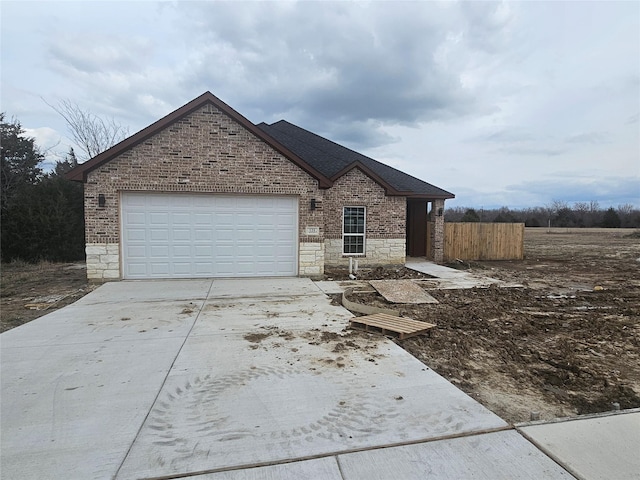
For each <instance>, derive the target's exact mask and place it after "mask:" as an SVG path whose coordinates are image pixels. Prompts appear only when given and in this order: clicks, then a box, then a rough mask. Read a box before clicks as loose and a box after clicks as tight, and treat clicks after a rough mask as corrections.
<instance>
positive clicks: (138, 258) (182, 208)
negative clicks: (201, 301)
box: [121, 193, 298, 278]
mask: <svg viewBox="0 0 640 480" xmlns="http://www.w3.org/2000/svg"><path fill="white" fill-rule="evenodd" d="M121 200H122V253H123V267H124V278H192V277H238V276H240V277H256V276H292V275H296V274H297V244H298V234H297V233H298V200H297V198H296V197H272V196H240V195H191V194H146V193H145V194H143V193H123V195H122V199H121Z"/></svg>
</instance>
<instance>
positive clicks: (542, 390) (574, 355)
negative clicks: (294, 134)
mask: <svg viewBox="0 0 640 480" xmlns="http://www.w3.org/2000/svg"><path fill="white" fill-rule="evenodd" d="M525 254H526V258H525V260H523V261H509V262H472V263H471V264H468V263H460V262H456V265H455V266H457V267H459V268H467V269H469V271H471V272H472V273H476V274H479V275H483V276H489V277H492V278H496V279H500V280H505V281H508V282H517V283H520V284H522V285H523V287H522V288H496V287H492V288H485V289H479V288H476V289H470V290H441V291H437V290H429V293H430V294H431V295H432V296H434V297H435V298H436V299H437V300H438V301H439V302H440V303H438V304H427V305H415V306H407V305H403V306H400V309H401V310H402V312H403V314H404V315H405V316H408V317H411V318H414V319H416V320H423V321H428V322H430V323H435V324H436V325H437V327H436V328H434V329H432V330H431V331H430V332H429V333H428V334H425V335H422V336H418V337H413V338H410V339H407V340H404V341H398V344H400V345H401V346H402V347H404V348H405V349H407V350H408V351H409V352H411V353H412V354H413V355H415V356H416V357H417V358H419V359H420V360H422V361H423V362H424V363H425V364H426V365H427V366H429V367H431V368H433V369H434V370H435V371H436V372H438V373H440V374H441V375H443V376H444V377H445V378H447V379H449V380H450V381H451V382H453V383H454V384H455V385H457V386H458V387H459V388H461V389H462V390H464V391H465V392H467V393H468V394H470V395H471V396H473V397H474V398H476V399H477V400H478V401H480V402H481V403H482V404H484V405H485V406H486V407H488V408H489V409H491V410H492V411H494V412H496V413H497V414H498V415H500V416H501V417H502V418H504V419H505V420H507V421H510V422H513V423H517V422H522V421H528V420H529V419H530V415H531V412H538V413H539V415H540V418H542V419H549V418H554V417H560V416H570V415H576V414H583V413H591V412H599V411H606V410H610V409H611V408H612V404H613V403H618V404H619V405H620V408H623V409H624V408H633V407H640V235H638V232H637V231H636V232H634V231H632V230H617V229H611V230H577V231H567V230H566V229H562V230H559V231H558V230H554V231H552V233H547V229H545V228H539V229H527V231H526V235H525ZM326 276H327V277H328V278H335V279H339V278H341V276H342V277H346V272H341V271H329V272H327V275H326ZM408 277H410V278H416V279H419V278H427V276H425V275H422V274H419V273H416V272H412V271H407V270H406V269H384V270H383V269H378V270H369V271H367V270H361V271H360V272H359V278H361V279H362V278H365V279H367V278H368V279H374V278H383V279H392V278H408ZM93 288H95V287H94V286H92V285H88V284H87V282H86V278H85V270H84V268H83V265H82V264H50V263H42V264H39V265H28V264H23V263H12V264H5V265H2V270H1V282H0V310H1V318H2V327H1V328H2V331H5V330H8V329H10V328H13V327H16V326H18V325H20V324H22V323H26V322H28V321H31V320H33V319H34V318H37V317H39V316H41V315H44V314H46V313H49V312H51V311H52V310H55V309H56V308H60V307H62V306H64V305H67V304H69V303H72V302H74V301H75V300H77V299H78V298H80V297H81V296H83V295H85V294H86V293H88V292H89V291H91V290H92V289H93ZM351 300H357V301H360V302H362V303H370V304H377V305H385V306H389V304H388V303H387V302H386V301H385V300H384V299H383V298H382V297H380V296H379V295H377V294H364V295H361V296H358V297H356V296H354V297H352V298H351ZM28 304H36V305H37V306H38V307H39V308H40V309H39V310H35V309H29V308H26V307H25V305H28ZM394 307H395V308H397V307H398V306H397V305H394ZM260 340H261V339H259V338H256V339H252V341H254V342H256V344H257V342H259V341H260Z"/></svg>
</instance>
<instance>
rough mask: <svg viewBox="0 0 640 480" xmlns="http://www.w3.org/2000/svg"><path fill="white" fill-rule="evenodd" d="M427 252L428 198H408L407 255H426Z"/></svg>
mask: <svg viewBox="0 0 640 480" xmlns="http://www.w3.org/2000/svg"><path fill="white" fill-rule="evenodd" d="M426 254H427V200H424V199H421V198H410V199H407V255H408V256H409V257H424V256H426Z"/></svg>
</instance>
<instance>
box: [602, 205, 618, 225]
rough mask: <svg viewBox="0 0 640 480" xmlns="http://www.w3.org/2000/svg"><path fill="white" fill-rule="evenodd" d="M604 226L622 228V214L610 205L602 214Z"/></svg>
mask: <svg viewBox="0 0 640 480" xmlns="http://www.w3.org/2000/svg"><path fill="white" fill-rule="evenodd" d="M602 226H603V227H604V228H620V216H619V215H618V212H616V211H615V209H614V208H613V207H610V208H609V209H608V210H607V211H606V212H604V215H603V216H602Z"/></svg>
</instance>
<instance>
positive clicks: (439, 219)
mask: <svg viewBox="0 0 640 480" xmlns="http://www.w3.org/2000/svg"><path fill="white" fill-rule="evenodd" d="M440 209H442V211H443V212H444V200H434V201H433V204H432V208H431V212H429V221H430V222H433V228H432V229H431V252H427V257H430V258H432V259H433V261H434V262H435V263H443V261H444V215H440V216H438V215H437V213H438V210H440Z"/></svg>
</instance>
